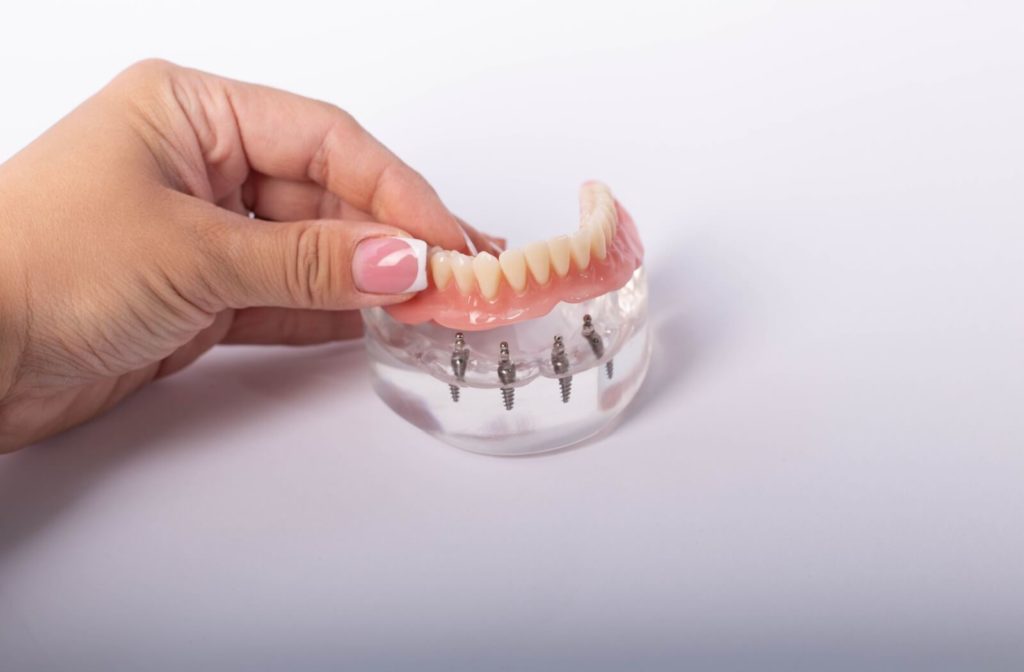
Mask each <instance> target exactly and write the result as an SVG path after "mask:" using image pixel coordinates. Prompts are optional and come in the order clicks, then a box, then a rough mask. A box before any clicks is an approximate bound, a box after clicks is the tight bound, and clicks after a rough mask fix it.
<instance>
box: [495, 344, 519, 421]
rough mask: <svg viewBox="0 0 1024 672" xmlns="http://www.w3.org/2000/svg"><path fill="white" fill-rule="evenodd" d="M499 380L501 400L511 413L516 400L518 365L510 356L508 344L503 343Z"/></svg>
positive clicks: (500, 350)
mask: <svg viewBox="0 0 1024 672" xmlns="http://www.w3.org/2000/svg"><path fill="white" fill-rule="evenodd" d="M498 380H500V381H501V400H502V401H503V402H505V410H506V411H511V410H512V405H513V404H514V403H515V400H516V388H514V387H512V384H513V383H515V382H516V365H515V362H513V361H512V358H511V357H510V356H509V354H508V343H507V342H506V341H502V342H501V345H500V346H499V355H498Z"/></svg>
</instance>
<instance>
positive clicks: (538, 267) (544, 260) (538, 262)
mask: <svg viewBox="0 0 1024 672" xmlns="http://www.w3.org/2000/svg"><path fill="white" fill-rule="evenodd" d="M524 253H525V254H526V265H527V266H528V267H529V268H530V273H531V274H532V275H533V279H534V280H536V281H537V284H538V285H546V284H547V282H548V279H549V278H550V277H551V258H550V256H549V255H548V246H547V243H530V244H529V245H527V246H526V249H525V251H524Z"/></svg>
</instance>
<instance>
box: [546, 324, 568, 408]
mask: <svg viewBox="0 0 1024 672" xmlns="http://www.w3.org/2000/svg"><path fill="white" fill-rule="evenodd" d="M551 368H552V369H554V372H555V375H556V376H557V377H558V387H559V390H560V391H561V393H562V403H563V404H568V403H569V395H570V394H572V376H570V375H568V373H569V356H568V355H567V354H566V353H565V343H564V342H563V341H562V337H561V336H555V342H554V344H553V345H552V346H551Z"/></svg>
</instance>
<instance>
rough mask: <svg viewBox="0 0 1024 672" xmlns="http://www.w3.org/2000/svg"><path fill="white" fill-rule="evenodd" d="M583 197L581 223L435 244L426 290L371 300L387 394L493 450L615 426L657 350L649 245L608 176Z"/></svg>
mask: <svg viewBox="0 0 1024 672" xmlns="http://www.w3.org/2000/svg"><path fill="white" fill-rule="evenodd" d="M579 202H580V221H579V227H578V229H577V230H576V231H575V232H574V233H572V234H570V235H557V236H555V237H553V238H551V239H550V240H547V241H544V242H535V243H531V244H529V245H527V246H525V247H524V248H522V249H510V250H504V251H500V252H498V253H497V254H493V253H491V252H486V251H485V252H479V253H478V254H476V255H474V256H469V255H466V254H463V253H461V252H457V251H452V250H442V249H439V248H435V249H433V250H431V251H430V255H429V264H428V266H429V272H428V274H427V275H428V286H427V288H426V289H425V290H423V291H421V292H420V293H419V294H417V295H416V296H415V297H414V298H412V299H411V300H409V301H407V302H405V303H401V304H397V305H392V306H389V307H387V308H369V309H366V310H364V311H363V318H364V322H365V324H366V335H367V339H366V343H367V351H368V353H369V355H370V363H371V371H372V373H373V380H374V387H375V389H376V391H377V393H378V395H379V396H380V397H381V399H383V400H384V401H385V403H387V404H388V405H389V406H390V407H391V408H392V409H393V410H395V411H396V412H397V413H398V414H399V415H401V416H402V417H404V418H405V419H406V420H408V421H409V422H411V423H413V424H414V425H416V426H417V427H420V428H421V429H423V430H424V431H426V432H428V433H430V434H433V435H434V436H436V437H438V438H440V439H442V440H443V441H446V442H447V443H450V444H452V445H455V446H458V447H460V448H465V449H467V450H471V451H475V452H480V453H487V454H494V455H522V454H529V453H537V452H543V451H547V450H553V449H557V448H564V447H567V446H571V445H574V444H576V443H579V442H580V441H582V440H584V439H586V438H588V437H591V436H594V435H595V434H598V433H600V432H602V431H605V430H607V429H608V428H609V427H610V426H611V424H612V422H613V420H614V419H615V418H616V417H617V416H618V415H619V413H620V412H621V411H622V410H623V409H624V408H625V407H626V405H627V404H628V403H629V402H630V400H631V399H632V398H633V396H634V395H635V394H636V391H637V390H638V389H639V387H640V384H641V382H642V381H643V378H644V375H645V374H646V372H647V367H648V364H649V361H650V352H651V340H650V333H649V332H650V330H649V328H648V323H647V283H646V277H645V273H644V268H643V246H642V244H641V243H640V237H639V235H638V232H637V229H636V226H635V224H634V223H633V219H632V218H631V217H630V216H629V213H627V212H626V210H625V209H624V208H623V207H622V205H621V204H620V203H619V202H618V201H616V200H615V198H614V196H612V193H611V191H610V190H609V189H608V187H606V186H605V185H603V184H601V183H600V182H593V181H592V182H586V183H584V184H583V186H582V187H581V188H580V195H579ZM496 252H497V251H496ZM545 380H548V381H549V382H544V381H545Z"/></svg>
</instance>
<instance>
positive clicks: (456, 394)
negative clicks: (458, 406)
mask: <svg viewBox="0 0 1024 672" xmlns="http://www.w3.org/2000/svg"><path fill="white" fill-rule="evenodd" d="M448 389H449V390H450V391H451V393H452V401H454V402H455V403H459V386H458V385H448Z"/></svg>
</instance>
